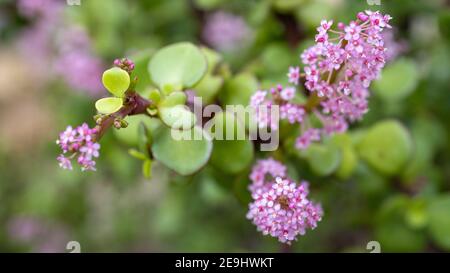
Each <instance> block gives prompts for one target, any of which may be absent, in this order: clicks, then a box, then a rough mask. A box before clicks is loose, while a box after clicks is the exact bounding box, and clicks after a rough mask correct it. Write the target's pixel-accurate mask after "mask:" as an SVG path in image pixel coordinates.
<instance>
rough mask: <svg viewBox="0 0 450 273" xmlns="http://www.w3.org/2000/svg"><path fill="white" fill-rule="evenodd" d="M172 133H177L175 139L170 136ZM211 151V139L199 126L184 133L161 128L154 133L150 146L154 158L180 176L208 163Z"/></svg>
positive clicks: (193, 171) (191, 172)
mask: <svg viewBox="0 0 450 273" xmlns="http://www.w3.org/2000/svg"><path fill="white" fill-rule="evenodd" d="M173 132H175V133H178V135H177V137H173V136H172V133H173ZM187 138H189V139H190V140H188V139H187ZM211 151H212V141H211V138H210V136H209V135H208V134H207V133H206V132H205V131H204V130H203V129H202V128H201V127H199V126H195V127H193V128H192V129H190V130H185V131H178V130H172V129H170V128H168V127H165V126H162V127H160V129H159V130H158V131H157V132H156V133H155V135H154V141H153V144H152V153H153V155H154V157H155V158H156V159H157V160H158V161H160V162H161V163H162V164H164V165H165V166H167V167H168V168H169V169H171V170H173V171H175V172H177V173H179V174H181V175H189V174H193V173H195V172H196V171H198V170H200V169H201V168H202V167H203V166H204V165H205V164H206V163H207V162H208V160H209V158H210V156H211Z"/></svg>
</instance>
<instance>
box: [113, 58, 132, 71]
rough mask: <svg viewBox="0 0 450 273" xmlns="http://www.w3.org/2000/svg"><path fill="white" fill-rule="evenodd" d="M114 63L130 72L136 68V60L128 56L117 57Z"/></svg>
mask: <svg viewBox="0 0 450 273" xmlns="http://www.w3.org/2000/svg"><path fill="white" fill-rule="evenodd" d="M113 64H114V66H116V67H118V68H121V69H123V70H125V71H127V72H128V73H131V72H132V71H133V70H134V62H133V61H131V60H129V59H127V58H122V59H115V60H114V63H113Z"/></svg>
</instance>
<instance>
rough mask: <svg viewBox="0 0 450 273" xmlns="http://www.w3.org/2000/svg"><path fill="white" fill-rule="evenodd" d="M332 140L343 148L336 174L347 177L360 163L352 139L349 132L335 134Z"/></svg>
mask: <svg viewBox="0 0 450 273" xmlns="http://www.w3.org/2000/svg"><path fill="white" fill-rule="evenodd" d="M331 141H332V142H333V143H334V144H336V146H338V147H339V149H340V150H341V154H342V158H341V164H340V165H339V167H338V169H337V171H336V175H337V176H338V177H339V178H342V179H346V178H348V177H350V176H351V175H352V174H353V172H354V170H355V169H356V166H357V164H358V155H357V154H356V151H355V148H354V147H353V143H352V139H351V137H350V136H349V135H348V134H335V135H334V136H333V137H332V138H331Z"/></svg>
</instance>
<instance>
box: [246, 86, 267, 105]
mask: <svg viewBox="0 0 450 273" xmlns="http://www.w3.org/2000/svg"><path fill="white" fill-rule="evenodd" d="M266 95H267V92H266V91H260V90H258V91H256V92H255V94H253V96H252V97H251V99H250V106H252V107H254V108H256V107H258V106H259V105H261V104H262V103H263V102H264V100H265V99H266Z"/></svg>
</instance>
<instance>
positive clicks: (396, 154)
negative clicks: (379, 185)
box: [357, 120, 412, 175]
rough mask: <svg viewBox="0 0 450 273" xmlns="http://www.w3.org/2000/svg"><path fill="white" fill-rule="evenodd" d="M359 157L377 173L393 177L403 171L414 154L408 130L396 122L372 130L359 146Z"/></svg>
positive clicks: (376, 125)
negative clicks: (412, 153)
mask: <svg viewBox="0 0 450 273" xmlns="http://www.w3.org/2000/svg"><path fill="white" fill-rule="evenodd" d="M357 149H358V152H359V155H360V156H361V158H362V159H364V160H365V161H366V162H367V163H369V165H370V166H372V167H373V168H374V169H376V170H377V171H379V172H381V173H383V174H386V175H393V174H396V173H398V172H399V171H401V169H402V168H403V167H404V166H405V164H406V163H407V161H408V159H409V158H410V155H411V152H412V141H411V136H410V134H409V132H408V130H407V129H406V128H405V127H404V126H403V125H402V124H400V123H399V122H398V121H395V120H386V121H381V122H378V123H377V124H375V125H374V126H373V127H372V128H370V129H369V130H368V131H367V133H366V134H365V135H364V136H363V137H362V139H361V141H360V143H359V144H358V146H357Z"/></svg>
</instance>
